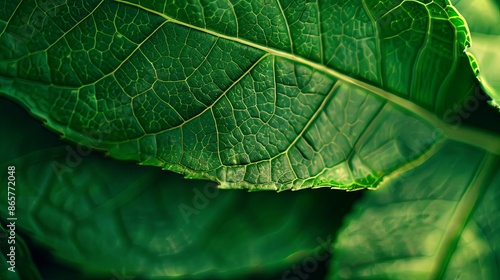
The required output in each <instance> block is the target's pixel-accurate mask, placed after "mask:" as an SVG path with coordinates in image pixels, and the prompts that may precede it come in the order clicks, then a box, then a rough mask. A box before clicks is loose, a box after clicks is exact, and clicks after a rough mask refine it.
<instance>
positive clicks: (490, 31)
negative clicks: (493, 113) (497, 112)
mask: <svg viewBox="0 0 500 280" xmlns="http://www.w3.org/2000/svg"><path fill="white" fill-rule="evenodd" d="M455 2H458V3H457V4H456V7H457V9H459V11H460V13H462V15H463V16H464V17H465V18H466V20H467V22H468V23H469V27H470V30H471V33H472V37H473V40H474V41H473V44H472V46H471V48H470V49H468V52H470V53H472V54H473V55H474V57H475V58H476V59H477V63H478V64H479V69H480V71H479V78H480V80H481V84H482V85H483V88H484V89H485V91H486V92H487V93H488V94H489V95H490V96H491V98H492V99H493V100H492V104H493V105H494V106H496V107H500V76H499V75H498V73H497V67H498V65H499V64H500V1H494V0H482V1H455Z"/></svg>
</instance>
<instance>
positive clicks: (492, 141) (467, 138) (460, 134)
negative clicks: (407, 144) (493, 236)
mask: <svg viewBox="0 0 500 280" xmlns="http://www.w3.org/2000/svg"><path fill="white" fill-rule="evenodd" d="M115 1H116V2H118V3H122V4H125V5H130V6H133V7H136V8H139V9H142V10H144V11H147V12H149V13H152V14H155V15H158V16H160V17H162V18H164V19H166V20H167V21H169V22H170V23H174V24H177V25H181V26H184V27H187V28H191V29H194V30H197V31H200V32H203V33H207V34H210V35H212V36H215V37H218V38H223V39H226V40H229V41H233V42H236V43H239V44H242V45H246V46H249V47H252V48H256V49H259V50H262V51H264V52H266V53H268V54H271V55H274V56H278V57H281V58H285V59H288V60H291V61H295V62H298V63H301V64H304V65H307V66H309V67H311V68H313V69H316V70H318V71H321V72H323V73H326V74H328V75H331V76H333V77H335V78H337V79H339V80H342V81H344V82H347V83H349V84H352V85H355V86H358V87H360V88H363V89H365V90H367V91H369V92H372V93H374V94H376V95H378V96H380V97H382V98H384V99H386V100H388V101H390V102H392V103H394V104H396V105H398V106H400V107H403V108H405V109H406V110H408V111H410V112H412V113H414V114H416V115H418V116H420V117H421V118H423V119H425V120H426V121H428V122H429V123H431V124H432V125H433V126H434V127H436V128H438V129H441V130H442V131H443V132H444V134H445V135H446V136H447V138H448V139H452V140H455V141H458V142H462V143H466V144H469V145H472V146H475V147H479V148H481V149H483V150H485V151H488V152H490V153H492V154H496V155H500V140H499V139H498V135H492V134H490V133H486V132H483V131H479V130H475V129H471V128H465V127H461V128H460V129H457V128H455V127H454V126H452V125H451V124H448V123H445V122H444V121H443V120H441V119H440V118H438V117H437V116H436V115H434V114H433V113H431V112H429V111H428V110H426V109H424V108H422V107H421V106H419V105H417V104H415V103H413V102H411V101H409V100H406V99H404V98H402V97H399V96H397V95H395V94H393V93H390V92H388V91H386V90H384V89H382V88H380V87H378V86H374V85H371V84H368V83H365V82H363V81H360V80H357V79H355V78H352V77H350V76H348V75H345V74H343V73H341V72H339V71H336V70H334V69H331V68H328V67H326V66H325V65H322V64H319V63H317V62H313V61H311V60H308V59H305V58H303V57H301V56H297V55H293V54H291V53H287V52H284V51H281V50H277V49H274V48H270V47H267V46H261V45H259V44H256V43H254V42H250V41H247V40H244V39H241V38H236V37H232V36H228V35H224V34H221V33H218V32H215V31H212V30H209V29H206V28H202V27H198V26H195V25H191V24H188V23H185V22H182V21H179V20H177V19H174V18H171V17H168V16H166V15H164V14H162V13H160V12H157V11H155V10H152V9H149V8H146V7H143V6H141V5H139V4H135V3H130V2H128V1H126V0H115Z"/></svg>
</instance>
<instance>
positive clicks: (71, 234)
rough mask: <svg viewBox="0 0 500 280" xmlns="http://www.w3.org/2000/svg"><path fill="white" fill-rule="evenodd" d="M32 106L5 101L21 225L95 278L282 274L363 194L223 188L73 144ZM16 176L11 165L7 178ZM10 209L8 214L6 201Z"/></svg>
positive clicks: (2, 113)
mask: <svg viewBox="0 0 500 280" xmlns="http://www.w3.org/2000/svg"><path fill="white" fill-rule="evenodd" d="M9 108H10V109H9ZM22 113H23V112H22V111H20V110H19V109H17V111H16V110H13V106H12V104H11V103H10V102H6V100H4V99H0V120H2V122H3V124H2V129H3V132H4V133H6V135H9V137H6V138H5V139H4V142H3V145H1V146H0V153H1V154H2V162H0V163H1V164H0V166H7V165H14V166H15V167H16V182H17V184H16V185H17V189H16V197H17V199H16V216H17V221H16V223H17V225H18V228H17V231H18V232H20V231H21V230H24V232H28V233H29V236H30V238H32V239H34V240H36V241H38V242H39V243H42V244H43V245H44V246H45V248H46V249H47V251H48V252H51V253H52V254H54V255H55V256H57V257H58V258H59V259H61V260H63V262H65V263H68V264H71V265H72V266H74V267H76V268H78V269H79V270H81V271H83V272H85V273H88V274H89V275H91V276H92V275H94V274H98V275H103V276H108V277H110V276H111V275H114V274H117V273H118V274H125V275H130V276H137V277H140V276H143V277H148V278H149V277H153V276H186V275H189V278H192V277H195V276H196V277H217V278H228V277H229V278H233V277H236V276H241V275H246V274H250V273H263V272H266V273H273V272H280V271H283V270H285V269H287V268H290V267H291V266H292V265H293V264H295V263H297V262H300V261H301V260H302V259H303V258H305V257H308V256H310V255H312V254H313V252H316V250H324V248H325V247H326V246H327V244H326V243H327V242H329V240H330V242H331V237H330V235H331V234H332V233H334V232H336V230H337V228H338V227H339V226H340V220H339V219H338V218H335V217H341V216H342V215H343V213H346V212H347V211H348V210H349V209H348V208H346V206H344V205H346V203H345V201H346V200H347V201H352V200H353V198H355V197H357V196H354V195H353V194H352V193H351V194H350V195H348V194H345V195H344V196H339V195H338V194H337V195H336V194H335V193H333V192H331V191H329V190H317V191H303V192H286V193H282V194H277V193H274V192H256V193H248V192H243V191H236V190H233V191H224V190H218V189H216V188H215V183H212V182H206V181H198V180H186V179H182V178H181V176H180V175H178V174H173V173H170V172H166V171H162V170H160V169H157V168H152V167H147V166H137V165H135V164H132V163H125V162H119V161H116V160H112V159H106V158H103V157H102V156H101V155H99V154H96V153H90V150H89V149H87V148H84V147H82V146H73V145H68V144H66V143H64V142H63V141H60V140H58V139H56V138H55V137H54V136H53V135H52V134H51V133H49V132H48V131H45V130H44V129H42V127H41V126H40V125H39V124H38V123H37V122H35V121H34V120H30V119H29V118H28V116H26V115H25V114H22ZM33 139H37V141H33ZM6 180H7V178H6V175H5V172H2V173H1V175H0V181H1V182H6ZM6 196H7V194H6V188H1V189H0V197H2V199H3V198H4V197H6ZM3 205H5V204H3V203H2V206H3ZM0 213H1V216H2V217H6V215H7V213H6V207H0ZM322 213H324V214H322ZM332 213H335V215H333V214H332ZM325 221H328V222H325ZM2 279H3V278H2ZM23 279H32V278H23ZM108 279H109V278H108Z"/></svg>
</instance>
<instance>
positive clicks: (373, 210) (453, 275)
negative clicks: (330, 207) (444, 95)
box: [329, 141, 500, 280]
mask: <svg viewBox="0 0 500 280" xmlns="http://www.w3.org/2000/svg"><path fill="white" fill-rule="evenodd" d="M499 170H500V158H499V157H498V156H497V155H492V154H489V153H487V152H485V151H483V150H480V149H477V148H472V147H468V146H465V145H464V144H461V143H457V142H453V141H448V142H446V143H445V144H444V147H443V148H442V149H440V151H439V152H437V153H436V154H435V155H434V156H433V157H432V158H430V159H429V160H428V161H427V162H426V163H425V164H422V165H420V166H418V167H416V168H415V169H413V170H410V171H408V172H407V173H404V174H402V175H401V176H398V177H396V178H392V179H390V180H388V181H387V182H384V183H383V184H382V186H381V187H380V189H379V190H378V191H377V192H371V193H370V194H368V195H367V196H365V198H363V200H362V201H361V202H360V203H359V204H358V205H357V206H356V207H355V210H354V211H353V213H352V214H351V215H350V217H349V218H347V220H346V227H345V228H344V229H343V230H342V231H341V232H340V234H339V235H338V239H337V241H336V243H335V246H334V252H335V261H334V263H333V265H332V268H331V275H330V278H329V279H460V278H461V279H485V280H487V279H498V278H499V277H500V271H499V270H498V267H499V259H500V250H499V248H500V235H499V234H498V233H499V231H500V222H499V220H498V212H499V211H500V206H499V204H498V201H499V199H500V171H499Z"/></svg>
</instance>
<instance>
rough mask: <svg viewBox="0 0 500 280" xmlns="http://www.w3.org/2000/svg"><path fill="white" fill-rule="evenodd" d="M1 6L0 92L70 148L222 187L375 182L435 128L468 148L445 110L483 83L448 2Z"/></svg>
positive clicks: (429, 139) (412, 156) (409, 157)
mask: <svg viewBox="0 0 500 280" xmlns="http://www.w3.org/2000/svg"><path fill="white" fill-rule="evenodd" d="M1 5H2V7H1V11H2V12H1V13H0V24H1V25H0V44H1V46H2V52H1V53H0V93H2V94H4V95H6V96H8V97H10V98H12V99H14V100H16V101H17V102H19V103H21V104H23V105H24V106H25V107H27V108H28V109H29V110H30V111H31V112H32V113H33V114H34V115H36V116H37V117H38V118H41V119H44V120H45V122H46V125H47V126H48V127H50V128H52V129H53V130H55V131H57V132H58V133H60V134H62V135H63V137H65V138H67V139H70V140H73V141H76V142H77V143H80V144H84V145H88V146H92V147H98V148H101V149H104V150H107V151H108V152H109V154H110V155H111V156H112V157H115V158H118V159H132V160H136V161H139V162H141V163H142V164H146V165H155V166H161V167H163V168H166V169H169V170H173V171H176V172H180V173H183V174H186V175H188V176H190V177H193V178H205V179H207V178H208V179H211V180H214V181H217V182H219V183H220V187H221V188H250V189H254V190H262V189H273V190H285V189H301V188H306V187H318V186H331V187H335V188H343V189H358V188H374V187H376V186H377V184H378V183H379V182H380V181H381V180H382V179H383V178H384V176H387V175H389V174H391V173H393V172H397V170H400V169H404V168H406V167H405V164H406V163H408V162H412V161H414V160H417V159H418V158H421V157H422V156H423V155H424V153H425V151H426V150H427V149H428V148H429V147H430V146H432V145H433V144H434V142H433V141H435V140H436V139H437V140H439V139H440V138H441V137H442V135H435V134H434V131H435V130H434V127H444V128H443V129H444V132H445V134H446V137H450V138H452V139H455V138H456V136H457V135H456V133H451V135H450V134H448V129H447V128H449V125H447V124H444V123H442V122H441V121H439V120H438V118H436V116H435V115H433V114H432V113H434V114H436V115H437V116H438V117H444V119H445V121H447V122H455V120H456V119H455V118H454V116H455V113H456V112H453V111H452V108H454V106H457V104H462V102H463V101H464V99H465V98H466V97H468V96H471V95H472V94H473V92H474V89H475V87H476V79H475V76H474V73H473V71H472V69H471V67H470V63H469V59H468V57H467V55H465V53H464V52H463V51H464V49H465V48H466V46H468V44H469V40H470V38H469V34H468V33H467V29H466V27H465V25H464V21H463V19H462V18H461V17H460V16H459V15H458V14H457V13H456V11H455V9H454V8H453V7H452V6H451V5H450V4H449V3H448V1H444V0H438V1H432V2H429V3H427V4H423V3H420V2H418V1H403V2H400V1H390V2H387V1H386V2H380V1H375V0H369V1H360V0H356V1H331V0H322V1H317V2H308V1H285V0H280V1H267V0H266V1H251V2H246V1H239V2H236V1H229V0H226V1H200V2H197V1H163V0H162V1H154V0H148V1H123V0H120V1H110V0H103V1H95V0H94V1H89V0H85V1H84V0H79V1H71V2H63V1H61V2H59V0H53V1H47V2H44V3H40V4H39V5H37V3H35V1H20V0H18V1H4V2H3V3H2V4H1ZM422 108H424V109H425V110H424V109H422ZM426 110H427V111H426ZM430 112H432V113H430ZM415 115H418V118H415ZM459 120H460V119H459ZM472 139H473V140H472ZM476 139H481V137H479V136H477V135H476V136H474V137H471V138H468V139H462V141H466V142H476V145H481V146H485V147H491V142H490V141H485V143H483V142H481V143H477V141H476Z"/></svg>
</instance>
